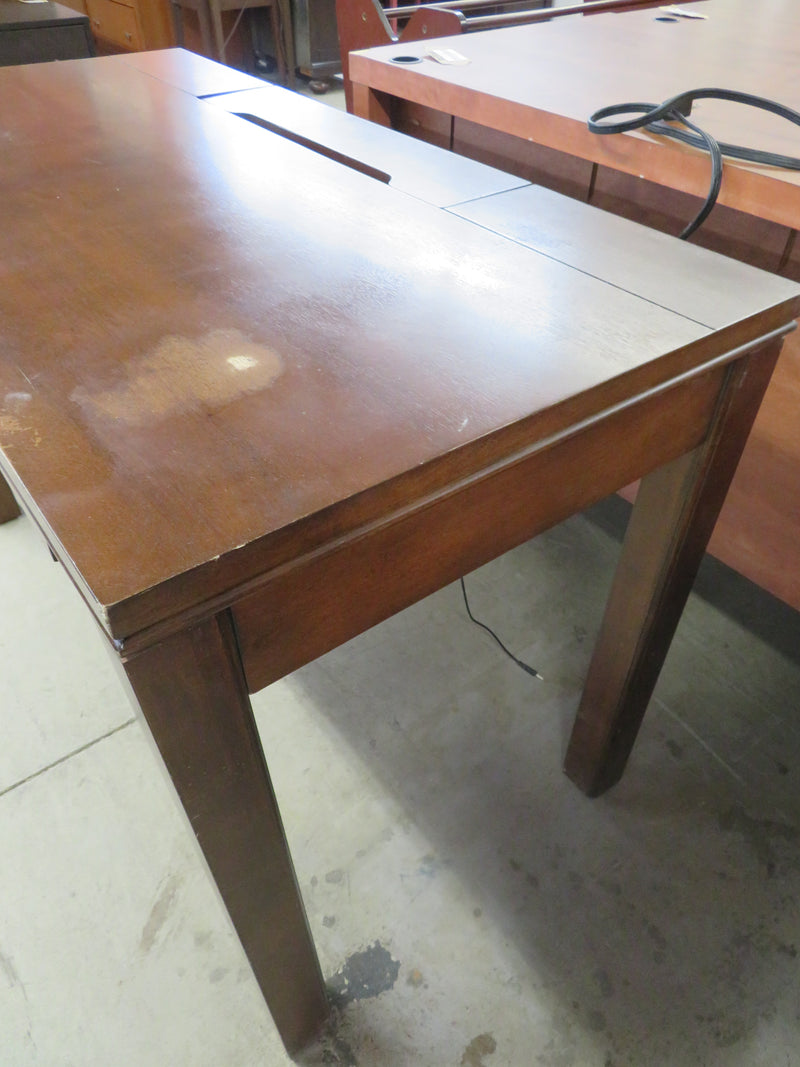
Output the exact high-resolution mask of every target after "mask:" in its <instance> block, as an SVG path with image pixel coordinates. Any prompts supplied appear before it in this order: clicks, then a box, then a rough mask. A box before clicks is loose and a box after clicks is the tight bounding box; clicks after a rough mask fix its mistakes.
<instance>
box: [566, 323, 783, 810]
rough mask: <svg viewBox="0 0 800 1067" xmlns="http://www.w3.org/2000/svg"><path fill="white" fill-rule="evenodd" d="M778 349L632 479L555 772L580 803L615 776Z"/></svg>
mask: <svg viewBox="0 0 800 1067" xmlns="http://www.w3.org/2000/svg"><path fill="white" fill-rule="evenodd" d="M779 352H780V341H778V342H773V343H771V344H770V345H769V346H765V347H764V348H762V349H761V350H759V351H757V352H754V353H753V354H751V355H749V356H747V357H745V358H743V359H741V360H739V361H738V362H737V363H735V364H733V365H732V366H731V367H730V368H729V370H728V373H727V376H726V379H725V383H724V385H723V388H722V391H721V393H720V398H719V403H718V405H717V409H716V411H715V414H714V417H713V419H712V423H711V426H710V428H709V433H708V436H707V438H706V440H705V441H704V443H703V444H702V445H701V446H699V447H698V448H696V449H694V450H693V451H692V452H690V453H687V454H686V455H685V456H681V457H680V458H678V459H677V460H674V461H673V462H671V463H668V464H666V465H665V466H663V467H660V468H658V469H657V470H655V471H654V472H653V473H652V474H650V475H648V476H647V477H646V478H644V479H642V482H641V485H640V487H639V492H638V495H637V498H636V504H635V505H634V510H633V514H632V515H631V519H630V523H629V526H628V531H627V534H626V537H625V541H624V544H623V547H622V556H621V558H620V562H619V565H618V567H617V571H616V574H615V576H614V581H613V584H612V588H611V593H610V595H609V600H608V604H607V606H606V612H605V616H604V619H603V623H602V626H601V629H600V634H599V636H598V639H597V644H596V646H595V649H594V654H593V657H592V662H591V664H590V667H589V675H588V678H587V681H586V686H585V688H584V691H583V697H582V699H581V703H580V707H579V709H578V715H577V718H576V720H575V725H574V727H573V730H572V736H571V738H570V741H569V746H568V749H567V755H566V761H565V767H564V769H565V771H566V773H567V774H568V775H569V777H570V778H571V779H572V780H573V781H574V782H575V783H576V784H577V785H578V786H579V788H580V789H582V790H583V791H584V792H585V793H587V794H589V795H590V796H597V795H598V794H600V793H602V792H604V791H605V790H606V789H609V788H610V787H611V786H612V785H614V784H615V783H616V782H617V781H618V780H619V778H620V777H621V775H622V772H623V770H624V769H625V763H626V761H627V759H628V756H629V754H630V751H631V749H632V747H633V744H634V741H635V740H636V734H637V732H638V730H639V726H640V724H641V721H642V718H643V716H644V712H645V709H646V707H647V704H648V702H649V700H650V697H651V695H652V692H653V689H654V687H655V684H656V681H657V680H658V675H659V672H660V670H661V667H662V665H663V663H664V659H665V658H666V654H667V650H668V649H669V645H670V642H671V640H672V637H673V635H674V633H675V628H676V626H677V624H678V620H679V619H680V616H681V612H682V611H683V608H684V605H685V603H686V599H687V597H688V595H689V591H690V590H691V587H692V583H693V582H694V579H695V576H696V574H697V569H698V567H699V566H700V561H701V560H702V557H703V553H704V551H705V548H706V545H707V544H708V539H709V537H710V536H711V533H712V531H713V529H714V524H715V522H716V520H717V516H718V515H719V512H720V509H721V508H722V504H723V502H724V500H725V494H726V493H727V491H728V486H729V485H730V482H731V479H732V478H733V475H734V472H735V470H736V465H737V464H738V462H739V458H740V456H741V453H742V450H743V448H744V445H745V441H746V440H747V435H748V433H749V432H750V427H751V426H752V424H753V420H754V419H755V416H756V413H757V411H758V408H759V405H760V403H761V398H762V397H763V395H764V391H765V390H766V387H767V385H768V384H769V379H770V375H771V374H772V370H773V368H774V366H775V361H776V360H777V358H778V354H779Z"/></svg>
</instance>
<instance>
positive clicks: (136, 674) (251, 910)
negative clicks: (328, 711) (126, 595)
mask: <svg viewBox="0 0 800 1067" xmlns="http://www.w3.org/2000/svg"><path fill="white" fill-rule="evenodd" d="M125 671H126V673H127V675H128V679H129V681H130V683H131V686H132V688H133V690H134V693H135V695H136V698H137V700H138V702H139V705H140V707H141V710H142V712H143V714H144V717H145V719H146V720H147V723H148V725H149V727H150V730H151V732H152V734H153V737H154V739H155V741H156V744H157V745H158V748H159V750H160V752H161V755H162V757H163V760H164V763H165V764H166V767H167V770H168V771H169V774H170V776H171V778H172V781H173V783H174V785H175V788H176V789H177V792H178V795H179V797H180V800H181V803H182V804H183V807H184V809H185V811H186V814H187V815H188V817H189V821H190V822H191V825H192V828H193V829H194V832H195V834H196V835H197V839H198V841H199V843H200V847H201V849H202V851H203V854H204V856H205V858H206V861H207V862H208V865H209V867H210V869H211V873H212V875H213V877H214V880H215V881H216V884H217V887H218V889H219V891H220V893H221V895H222V899H223V901H224V903H225V905H226V907H227V909H228V913H229V914H230V917H231V919H232V920H233V924H234V926H235V928H236V931H237V933H238V935H239V938H240V940H241V942H242V945H243V946H244V950H245V952H246V953H247V956H248V959H249V960H250V964H251V965H252V968H253V971H254V972H255V976H256V979H257V980H258V983H259V985H260V986H261V990H262V992H263V994H264V997H265V999H266V1001H267V1004H268V1005H269V1008H270V1011H271V1012H272V1016H273V1019H274V1020H275V1023H276V1025H277V1027H278V1030H279V1031H280V1035H281V1037H282V1039H283V1042H284V1044H285V1046H286V1048H287V1050H288V1051H289V1052H290V1053H294V1052H297V1051H298V1050H299V1049H301V1048H302V1047H303V1046H304V1045H306V1044H307V1043H308V1042H309V1041H310V1040H311V1039H313V1038H314V1037H315V1035H316V1034H317V1033H318V1031H319V1029H320V1027H321V1025H322V1023H323V1022H324V1020H325V1018H326V1016H327V1014H328V1004H327V999H326V996H325V989H324V985H323V981H322V975H321V973H320V968H319V963H318V960H317V955H316V952H315V949H314V943H313V941H312V939H311V934H310V932H309V929H308V923H307V921H306V915H305V910H304V907H303V902H302V899H301V897H300V893H299V890H298V887H297V882H296V880H295V875H294V869H293V867H292V861H291V857H290V855H289V850H288V847H287V844H286V839H285V837H284V833H283V827H282V825H281V818H280V814H279V812H278V806H277V803H276V800H275V796H274V794H273V791H272V785H271V783H270V779H269V773H268V771H267V766H266V763H265V760H264V754H263V752H262V749H261V743H260V741H259V737H258V733H257V730H256V725H255V721H254V719H253V712H252V708H251V705H250V698H249V696H248V693H247V688H246V685H245V681H244V675H243V673H242V668H241V663H240V661H239V650H238V646H237V644H236V638H235V635H234V631H233V625H232V622H231V619H230V616H229V614H228V613H227V612H224V613H222V614H221V615H219V616H217V617H216V618H213V619H210V620H207V621H205V622H202V623H200V624H198V625H197V626H196V627H194V628H192V629H190V630H187V631H184V632H181V633H179V634H177V635H175V636H173V637H171V638H169V639H167V640H166V641H164V642H163V643H162V644H159V645H156V646H155V647H153V648H150V649H148V650H146V651H145V652H142V653H139V654H138V655H135V656H133V657H131V658H130V659H129V660H128V661H127V663H126V664H125Z"/></svg>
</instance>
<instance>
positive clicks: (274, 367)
mask: <svg viewBox="0 0 800 1067" xmlns="http://www.w3.org/2000/svg"><path fill="white" fill-rule="evenodd" d="M282 371H283V360H282V359H281V357H280V356H279V355H278V353H277V352H275V351H274V350H273V349H271V348H269V347H268V346H266V345H263V344H260V343H259V342H257V341H253V340H251V339H250V338H248V337H246V336H245V335H244V334H243V333H242V332H241V330H235V329H229V330H212V331H210V332H209V333H207V334H205V335H203V336H201V337H197V338H191V337H165V338H163V339H162V340H161V341H159V343H158V344H157V345H156V346H155V348H154V349H153V350H152V351H151V352H148V353H147V355H145V356H142V357H141V358H140V359H137V360H133V361H132V362H131V363H129V364H128V365H127V366H126V368H125V375H124V378H123V379H122V380H121V381H120V382H118V383H117V384H116V385H114V386H113V387H112V388H110V389H105V390H102V391H100V392H91V391H90V390H89V389H88V388H87V387H85V386H79V387H78V388H77V389H75V390H74V391H73V393H72V399H73V400H74V401H75V402H76V403H78V404H80V406H81V407H82V408H84V409H85V410H89V411H91V412H92V413H93V414H94V415H96V416H100V417H102V418H105V419H113V420H121V421H123V422H126V423H128V424H129V425H133V426H142V425H146V424H148V423H151V422H155V421H158V420H160V419H162V418H164V417H165V416H166V415H174V414H178V413H180V412H182V411H189V410H191V409H192V408H194V407H198V406H202V407H208V408H218V407H221V406H223V405H224V404H229V403H231V402H232V401H234V400H236V399H238V398H239V397H241V396H246V395H248V394H250V393H256V392H260V391H262V390H264V389H266V388H268V387H269V386H271V385H272V383H273V382H274V381H275V379H276V378H278V377H279V375H280V374H281V373H282Z"/></svg>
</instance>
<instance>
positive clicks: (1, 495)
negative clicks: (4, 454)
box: [0, 474, 19, 524]
mask: <svg viewBox="0 0 800 1067" xmlns="http://www.w3.org/2000/svg"><path fill="white" fill-rule="evenodd" d="M17 515H19V505H18V504H17V502H16V500H15V499H14V494H13V493H12V492H11V489H10V488H9V486H8V482H7V481H6V480H5V478H4V477H3V476H2V474H0V524H2V523H4V522H11V520H12V519H16V517H17Z"/></svg>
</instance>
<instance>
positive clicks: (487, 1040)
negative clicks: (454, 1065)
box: [461, 1034, 497, 1067]
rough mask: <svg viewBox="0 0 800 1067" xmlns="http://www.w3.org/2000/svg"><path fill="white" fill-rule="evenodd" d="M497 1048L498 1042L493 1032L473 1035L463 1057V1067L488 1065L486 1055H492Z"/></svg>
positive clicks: (484, 1066)
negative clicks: (484, 1059) (485, 1059)
mask: <svg viewBox="0 0 800 1067" xmlns="http://www.w3.org/2000/svg"><path fill="white" fill-rule="evenodd" d="M496 1048H497V1042H496V1041H495V1039H494V1037H493V1036H492V1035H491V1034H478V1036H477V1037H473V1039H472V1040H471V1041H470V1043H469V1044H468V1045H467V1047H466V1048H465V1049H464V1054H463V1056H462V1057H461V1067H486V1064H485V1063H484V1062H483V1057H484V1056H491V1054H492V1053H493V1052H494V1050H495V1049H496Z"/></svg>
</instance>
